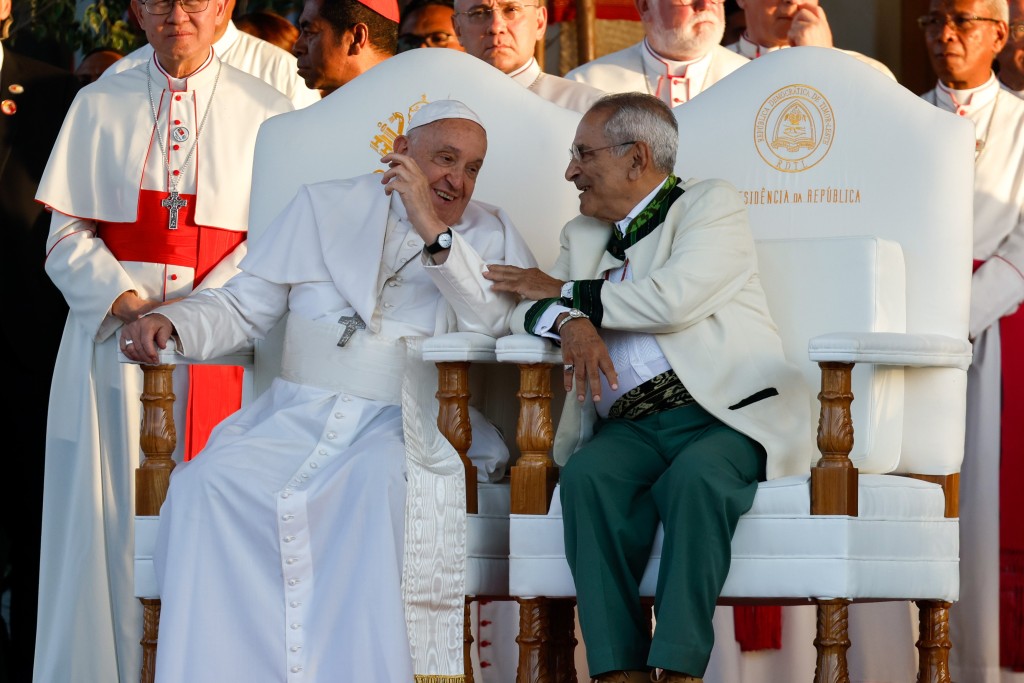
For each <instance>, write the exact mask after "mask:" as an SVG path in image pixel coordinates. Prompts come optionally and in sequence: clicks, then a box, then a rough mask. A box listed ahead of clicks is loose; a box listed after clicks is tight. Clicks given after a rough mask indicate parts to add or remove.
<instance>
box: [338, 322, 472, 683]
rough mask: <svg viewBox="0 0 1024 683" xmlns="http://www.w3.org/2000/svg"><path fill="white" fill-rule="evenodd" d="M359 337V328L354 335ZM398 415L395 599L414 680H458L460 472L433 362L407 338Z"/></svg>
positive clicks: (461, 675) (462, 528)
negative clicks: (399, 532) (401, 448)
mask: <svg viewBox="0 0 1024 683" xmlns="http://www.w3.org/2000/svg"><path fill="white" fill-rule="evenodd" d="M357 336H358V335H357ZM405 341H406V344H407V345H408V348H409V351H408V353H409V356H408V360H407V362H406V375H405V384H404V385H403V386H402V422H403V426H404V431H405V457H406V469H407V472H408V484H407V489H406V497H405V559H404V561H403V563H402V599H403V600H404V602H405V623H406V628H407V630H408V633H409V650H410V652H411V653H412V663H413V672H414V673H415V683H465V680H466V677H465V670H464V660H463V651H464V648H465V645H464V643H463V620H464V618H465V612H466V609H465V608H466V474H465V468H464V467H463V465H462V460H461V459H460V458H459V454H458V452H457V451H456V450H455V449H454V448H453V447H452V445H451V444H450V443H448V440H447V439H445V438H444V436H443V435H442V434H441V432H440V431H438V429H437V413H438V402H437V396H436V394H437V368H436V367H435V366H434V364H433V363H426V362H424V361H423V360H422V357H423V351H422V341H423V340H422V338H420V337H414V338H407V339H406V340H405Z"/></svg>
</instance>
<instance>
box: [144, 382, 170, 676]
mask: <svg viewBox="0 0 1024 683" xmlns="http://www.w3.org/2000/svg"><path fill="white" fill-rule="evenodd" d="M173 373H174V366H173V365H143V366H142V375H143V379H142V397H141V401H142V425H141V428H140V437H139V444H140V447H141V448H142V462H141V463H139V467H138V469H136V470H135V514H136V515H142V516H156V515H159V514H160V506H161V505H163V504H164V499H165V498H166V497H167V486H168V484H169V483H170V479H171V470H173V469H174V460H173V459H172V457H171V455H172V454H173V453H174V447H175V445H176V444H177V441H178V439H177V435H176V433H175V429H174V383H173V380H172V375H173ZM139 600H140V602H142V609H143V633H142V640H141V641H140V644H141V645H142V672H141V676H140V680H141V681H142V683H152V681H153V678H154V676H155V675H156V646H157V636H158V634H159V630H160V600H158V599H148V598H139Z"/></svg>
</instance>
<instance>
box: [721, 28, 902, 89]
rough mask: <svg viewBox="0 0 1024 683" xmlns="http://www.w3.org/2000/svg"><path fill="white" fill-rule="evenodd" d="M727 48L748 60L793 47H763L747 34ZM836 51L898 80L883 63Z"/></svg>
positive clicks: (857, 54) (866, 57)
mask: <svg viewBox="0 0 1024 683" xmlns="http://www.w3.org/2000/svg"><path fill="white" fill-rule="evenodd" d="M725 47H726V49H729V50H732V51H733V52H735V53H736V54H740V55H743V56H744V57H746V58H747V59H757V58H758V57H760V56H762V55H766V54H768V53H769V52H774V51H775V50H781V49H782V48H785V47H791V46H790V45H776V46H775V47H765V46H763V45H758V44H757V43H755V42H753V41H751V40H749V39H748V38H747V36H746V34H744V35H742V36H740V39H739V40H738V41H736V42H735V43H732V44H730V45H726V46H725ZM835 49H837V50H839V51H840V52H845V53H846V54H848V55H850V56H851V57H853V58H855V59H858V60H860V61H862V62H864V63H865V64H867V65H868V66H870V67H872V68H874V69H877V70H878V71H881V72H882V73H883V74H885V75H886V76H888V77H889V78H891V79H892V80H894V81H895V80H896V75H895V74H893V72H892V71H891V70H890V69H889V67H887V66H886V65H885V64H883V63H882V62H880V61H878V60H877V59H874V58H872V57H868V56H867V55H863V54H861V53H859V52H854V51H853V50H841V49H839V48H835Z"/></svg>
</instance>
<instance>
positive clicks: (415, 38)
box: [398, 31, 455, 52]
mask: <svg viewBox="0 0 1024 683" xmlns="http://www.w3.org/2000/svg"><path fill="white" fill-rule="evenodd" d="M454 37H455V36H454V35H453V34H451V33H448V32H447V31H434V32H433V33H428V34H427V35H425V36H421V35H419V34H416V33H403V34H402V35H400V36H398V51H399V52H405V51H406V50H413V49H416V48H418V47H423V46H424V45H426V46H427V47H448V43H449V42H451V39H452V38H454Z"/></svg>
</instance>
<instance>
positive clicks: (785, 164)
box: [754, 84, 835, 173]
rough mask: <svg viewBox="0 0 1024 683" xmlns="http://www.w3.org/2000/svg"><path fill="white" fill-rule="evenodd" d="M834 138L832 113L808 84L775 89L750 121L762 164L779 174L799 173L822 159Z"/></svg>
mask: <svg viewBox="0 0 1024 683" xmlns="http://www.w3.org/2000/svg"><path fill="white" fill-rule="evenodd" d="M834 137H835V114H834V112H833V110H832V105H831V104H829V101H828V100H827V99H825V96H824V95H822V94H821V92H820V91H818V90H816V89H814V88H812V87H811V86H809V85H801V84H793V85H787V86H786V87H784V88H779V89H778V90H776V91H775V92H773V93H772V94H771V95H770V96H769V97H768V99H766V100H765V101H764V103H763V104H762V105H761V107H760V108H759V109H758V110H757V117H756V118H755V120H754V145H755V146H756V147H757V153H758V154H760V155H761V158H762V159H764V161H765V163H766V164H768V165H769V166H771V167H772V168H775V169H777V170H779V171H782V172H783V173H800V172H801V171H806V170H807V169H809V168H811V167H812V166H814V165H815V164H817V163H818V162H819V161H821V160H822V159H824V158H825V155H826V154H828V150H829V148H830V147H831V146H832V140H833V138H834Z"/></svg>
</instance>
